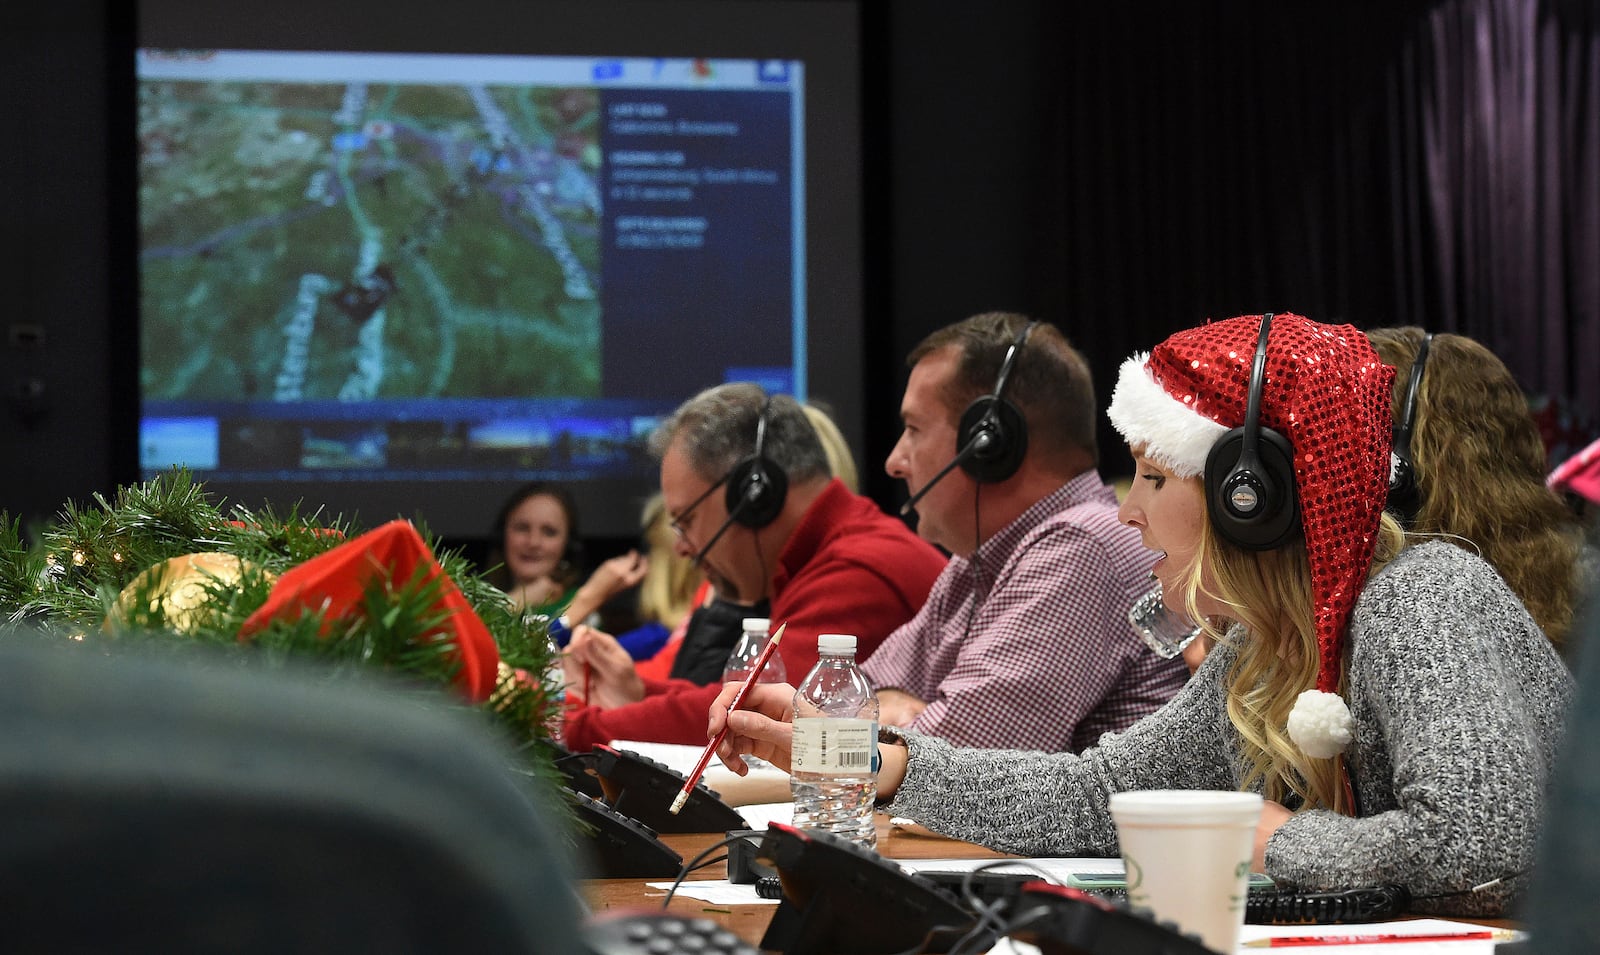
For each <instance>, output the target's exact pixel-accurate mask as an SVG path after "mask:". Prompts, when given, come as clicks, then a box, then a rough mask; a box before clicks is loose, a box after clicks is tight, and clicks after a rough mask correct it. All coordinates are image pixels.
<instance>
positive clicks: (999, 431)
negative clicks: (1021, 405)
mask: <svg viewBox="0 0 1600 955" xmlns="http://www.w3.org/2000/svg"><path fill="white" fill-rule="evenodd" d="M1038 324H1039V323H1038V322H1028V323H1027V324H1025V325H1023V326H1022V330H1021V331H1019V332H1018V333H1017V337H1016V339H1015V340H1013V341H1012V342H1011V345H1010V347H1008V348H1007V349H1006V355H1005V358H1004V359H1002V360H1001V362H1000V375H999V377H998V378H997V379H996V380H995V383H994V393H993V394H988V395H981V396H979V397H978V398H977V399H976V400H974V401H973V402H972V404H970V405H968V406H967V410H966V411H964V412H962V414H961V421H960V423H959V424H958V425H957V430H956V440H957V441H959V442H961V450H959V451H957V452H956V456H955V457H953V458H951V459H950V463H949V464H946V465H945V466H944V467H943V468H941V469H940V471H939V473H938V474H935V475H934V476H933V480H931V481H929V482H928V483H927V484H924V485H922V489H921V490H919V491H917V493H915V494H913V495H911V499H910V500H909V501H906V502H905V503H904V504H902V505H901V506H900V515H901V516H902V517H904V516H905V515H907V514H910V513H911V509H912V508H913V507H916V506H917V502H918V501H920V500H922V496H923V495H924V494H927V493H928V492H929V491H931V490H933V486H934V485H935V484H938V483H939V482H940V481H942V480H943V479H944V476H945V475H947V474H949V473H950V472H951V471H954V470H955V469H956V468H958V467H959V468H962V469H964V470H965V471H966V472H967V473H968V474H971V475H972V479H973V480H975V481H977V482H978V483H980V484H995V483H999V482H1000V481H1004V480H1006V479H1007V478H1009V477H1011V476H1012V475H1013V474H1016V473H1017V471H1018V470H1019V469H1021V467H1022V460H1023V458H1024V457H1026V456H1027V453H1028V423H1027V421H1026V420H1025V419H1024V418H1023V415H1022V412H1021V411H1019V410H1017V406H1016V405H1014V404H1012V403H1011V402H1009V401H1007V400H1006V382H1007V381H1008V380H1009V379H1010V378H1011V369H1012V366H1014V365H1015V364H1016V362H1017V359H1018V357H1019V356H1020V355H1021V354H1022V346H1024V345H1026V344H1027V343H1028V336H1029V335H1031V334H1033V329H1034V328H1035V327H1036V326H1037V325H1038Z"/></svg>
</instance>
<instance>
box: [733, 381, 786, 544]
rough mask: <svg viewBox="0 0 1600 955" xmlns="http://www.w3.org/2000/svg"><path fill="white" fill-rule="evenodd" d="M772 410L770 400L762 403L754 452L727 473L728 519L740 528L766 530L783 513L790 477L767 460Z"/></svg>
mask: <svg viewBox="0 0 1600 955" xmlns="http://www.w3.org/2000/svg"><path fill="white" fill-rule="evenodd" d="M771 410H772V398H771V396H768V398H767V400H766V401H764V402H762V403H761V416H760V417H759V418H757V419H756V449H755V451H753V452H752V453H751V454H750V456H749V457H747V458H745V459H744V460H742V461H740V462H739V463H738V464H735V465H734V466H733V467H732V468H731V469H730V470H729V471H728V478H727V481H728V487H727V490H726V491H725V492H724V494H725V498H724V499H725V501H726V502H727V505H728V520H730V521H732V522H734V523H735V524H738V525H740V526H741V527H755V528H759V527H766V526H767V525H768V524H771V523H772V522H773V521H775V520H777V519H778V515H779V514H782V513H783V504H784V501H785V500H787V499H788V496H789V475H788V474H787V473H786V472H785V471H784V470H783V468H781V467H779V466H778V462H776V461H774V460H772V459H771V458H769V457H767V454H766V447H767V419H768V415H769V414H770V412H771Z"/></svg>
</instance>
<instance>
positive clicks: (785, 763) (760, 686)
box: [670, 624, 795, 813]
mask: <svg viewBox="0 0 1600 955" xmlns="http://www.w3.org/2000/svg"><path fill="white" fill-rule="evenodd" d="M787 625H789V624H784V625H781V627H778V632H776V633H773V638H771V640H770V641H768V643H766V648H765V649H763V651H762V656H760V657H757V661H755V665H754V667H752V669H750V677H749V680H746V681H744V683H728V685H726V686H723V688H722V694H720V696H717V701H715V702H714V704H712V707H710V728H709V729H707V733H706V736H707V737H709V739H710V742H707V744H706V752H702V753H701V758H699V761H698V763H696V765H694V771H693V773H690V776H688V781H686V782H685V784H683V792H680V793H678V797H677V798H675V800H674V801H672V808H670V811H672V813H677V811H678V809H680V808H682V806H683V801H685V800H688V795H690V793H691V792H693V790H694V784H696V782H699V777H701V774H702V773H706V766H707V765H709V763H710V758H712V755H722V760H723V763H725V765H726V766H728V768H730V769H733V771H734V773H738V774H739V776H744V774H746V773H749V768H747V766H746V765H744V760H742V758H739V757H738V755H734V753H738V752H752V750H750V749H744V750H739V749H736V737H738V734H736V733H734V731H733V729H734V728H733V726H731V725H730V717H733V713H734V710H742V709H744V707H754V709H755V712H758V713H768V712H776V713H778V715H779V717H782V713H786V712H787V710H789V709H790V704H792V701H794V693H795V689H794V686H789V685H787V683H758V680H760V678H762V670H765V669H766V661H770V659H771V656H773V653H776V651H778V645H779V643H781V641H782V637H784V629H786V627H787ZM750 715H752V713H741V715H739V717H738V718H739V720H742V718H744V717H750ZM784 728H786V729H787V725H784ZM757 755H762V753H757ZM770 761H773V765H776V766H778V768H781V769H784V771H787V769H789V749H787V745H784V750H782V758H781V760H770Z"/></svg>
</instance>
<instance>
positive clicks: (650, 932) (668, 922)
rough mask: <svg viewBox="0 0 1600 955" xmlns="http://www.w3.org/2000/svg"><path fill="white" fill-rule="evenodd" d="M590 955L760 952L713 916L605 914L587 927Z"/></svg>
mask: <svg viewBox="0 0 1600 955" xmlns="http://www.w3.org/2000/svg"><path fill="white" fill-rule="evenodd" d="M583 935H584V940H585V941H586V942H587V943H588V946H589V955H761V953H760V952H758V951H756V949H755V947H754V946H753V945H750V944H749V943H748V942H745V941H744V940H743V939H741V938H739V936H737V935H735V934H733V933H732V932H730V931H728V930H727V929H725V928H723V927H722V926H720V925H718V924H717V923H716V922H713V921H711V920H710V919H696V918H687V917H685V916H682V915H676V914H673V913H669V912H625V913H622V914H620V915H609V914H608V915H604V916H601V917H599V918H597V919H595V920H593V921H591V922H590V923H589V925H588V926H587V927H586V928H585V929H584V933H583Z"/></svg>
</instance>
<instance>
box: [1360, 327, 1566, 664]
mask: <svg viewBox="0 0 1600 955" xmlns="http://www.w3.org/2000/svg"><path fill="white" fill-rule="evenodd" d="M1425 334H1426V333H1425V332H1423V330H1422V329H1420V328H1416V327H1404V328H1377V329H1373V330H1371V331H1369V332H1367V339H1368V340H1369V341H1371V342H1372V346H1373V347H1374V348H1375V349H1377V351H1378V354H1379V355H1380V356H1381V357H1382V358H1383V360H1384V362H1385V363H1387V364H1390V365H1393V366H1394V367H1395V368H1396V369H1398V370H1399V374H1397V375H1396V376H1395V392H1394V406H1393V407H1394V415H1395V420H1396V421H1397V422H1398V421H1400V420H1401V415H1402V414H1403V405H1404V402H1405V394H1406V387H1407V380H1408V379H1409V377H1410V374H1409V372H1410V369H1411V365H1412V363H1413V362H1415V361H1416V358H1417V352H1418V350H1419V349H1420V348H1421V346H1422V341H1423V338H1424V337H1425ZM1411 460H1412V469H1413V473H1414V474H1415V477H1416V485H1417V491H1418V499H1419V502H1420V506H1419V508H1418V510H1417V517H1416V520H1415V522H1414V523H1413V524H1412V527H1411V533H1412V534H1415V535H1418V536H1447V537H1459V538H1464V539H1465V540H1467V541H1469V542H1471V544H1472V546H1473V547H1476V548H1477V550H1478V553H1479V554H1480V555H1481V556H1482V557H1483V559H1484V560H1486V561H1488V562H1489V563H1490V565H1492V566H1493V567H1494V569H1495V570H1496V571H1498V572H1499V574H1500V576H1501V578H1502V579H1504V580H1505V582H1506V584H1507V585H1508V586H1510V587H1511V589H1512V591H1514V592H1515V593H1516V594H1517V596H1518V597H1520V598H1522V603H1523V605H1524V606H1526V607H1527V608H1528V613H1529V614H1531V615H1532V616H1533V619H1534V621H1535V622H1536V623H1538V624H1539V627H1540V628H1541V629H1542V630H1544V633H1545V636H1547V637H1549V638H1550V642H1551V643H1553V644H1554V645H1555V646H1556V647H1557V648H1560V647H1562V646H1563V644H1564V643H1565V640H1566V636H1567V631H1569V630H1570V629H1571V628H1572V622H1573V613H1574V608H1575V605H1576V603H1577V600H1578V597H1579V592H1580V587H1579V579H1578V557H1579V554H1580V551H1581V547H1582V543H1583V532H1582V528H1581V526H1580V525H1579V523H1578V521H1577V520H1576V519H1575V518H1574V517H1573V515H1572V513H1571V512H1570V511H1569V510H1568V509H1567V507H1566V506H1565V505H1564V504H1562V502H1561V499H1560V498H1558V497H1557V496H1556V495H1555V493H1554V492H1553V491H1551V490H1550V489H1549V488H1548V487H1547V486H1546V485H1545V482H1544V475H1545V448H1544V443H1543V441H1542V440H1541V439H1540V437H1539V429H1538V426H1537V425H1535V424H1534V421H1533V416H1532V414H1530V413H1529V411H1528V400H1527V397H1526V395H1524V393H1523V391H1522V389H1521V387H1519V386H1518V385H1517V382H1516V379H1515V378H1514V377H1513V376H1512V374H1511V371H1510V370H1509V369H1508V368H1506V366H1505V364H1504V363H1503V362H1501V361H1500V359H1499V358H1497V357H1496V356H1495V354H1494V353H1493V352H1491V351H1490V350H1489V349H1487V348H1485V347H1484V346H1483V345H1481V344H1479V343H1478V342H1476V341H1474V340H1473V339H1471V338H1467V337H1465V336H1463V335H1452V334H1448V333H1440V334H1435V335H1434V336H1433V340H1432V342H1431V343H1430V344H1429V346H1428V361H1427V364H1426V365H1425V366H1424V367H1423V374H1422V382H1421V385H1420V386H1419V387H1418V390H1417V403H1416V416H1415V420H1414V421H1413V423H1412V436H1411Z"/></svg>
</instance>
